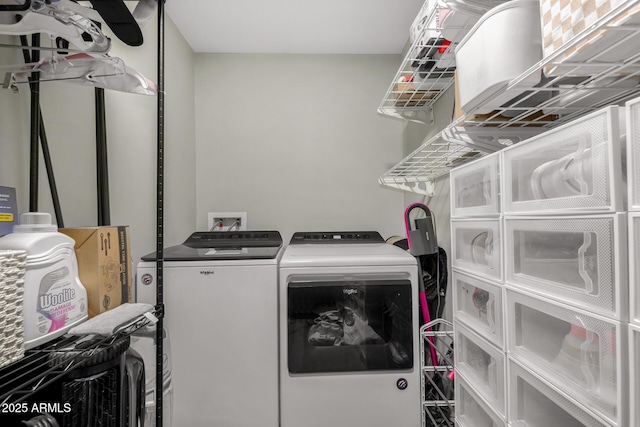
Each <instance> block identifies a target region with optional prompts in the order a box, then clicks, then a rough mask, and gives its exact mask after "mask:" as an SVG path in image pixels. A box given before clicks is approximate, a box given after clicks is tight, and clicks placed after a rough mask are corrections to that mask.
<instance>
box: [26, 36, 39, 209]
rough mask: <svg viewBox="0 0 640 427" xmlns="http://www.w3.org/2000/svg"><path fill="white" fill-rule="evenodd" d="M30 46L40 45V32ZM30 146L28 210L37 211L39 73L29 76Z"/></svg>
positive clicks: (34, 57)
mask: <svg viewBox="0 0 640 427" xmlns="http://www.w3.org/2000/svg"><path fill="white" fill-rule="evenodd" d="M31 45H32V47H35V48H37V47H39V46H40V34H38V33H36V34H33V35H32V36H31ZM31 60H32V61H33V62H38V61H39V60H40V51H39V50H37V49H35V50H34V51H33V53H32V55H31ZM30 80H31V82H30V83H29V86H30V87H31V148H30V156H29V158H30V162H29V211H31V212H37V211H38V168H39V167H40V164H39V159H38V157H39V156H38V153H39V149H38V142H39V139H40V74H39V73H33V74H32V76H31V79H30Z"/></svg>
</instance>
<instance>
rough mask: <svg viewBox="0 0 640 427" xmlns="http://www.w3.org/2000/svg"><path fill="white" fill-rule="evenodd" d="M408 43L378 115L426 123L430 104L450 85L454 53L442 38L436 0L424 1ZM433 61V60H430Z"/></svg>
mask: <svg viewBox="0 0 640 427" xmlns="http://www.w3.org/2000/svg"><path fill="white" fill-rule="evenodd" d="M412 29H413V30H415V31H412V35H411V37H412V39H413V40H412V43H411V46H410V47H409V49H408V51H407V54H406V56H405V57H404V59H403V61H402V64H401V66H400V68H399V70H398V72H397V73H396V75H395V76H394V78H393V81H392V83H391V85H390V86H389V88H388V90H387V92H386V94H385V96H384V98H383V99H382V102H381V103H380V106H379V107H378V112H379V113H380V114H382V115H386V116H389V117H394V118H399V119H407V120H412V121H417V122H425V123H428V122H430V121H431V120H432V116H433V115H432V108H433V104H434V103H435V102H436V101H437V100H438V99H440V97H441V96H442V94H444V92H446V90H447V89H449V88H450V87H452V85H453V82H454V74H453V70H454V68H453V67H454V65H455V64H454V63H455V57H454V50H455V46H456V43H451V44H447V43H448V42H445V39H444V38H443V37H442V34H441V30H440V23H439V8H438V7H437V1H433V0H427V1H426V2H425V3H424V6H423V7H422V9H421V10H420V12H419V13H418V16H417V17H416V20H415V21H414V23H413V25H412ZM433 58H437V59H436V60H434V59H433Z"/></svg>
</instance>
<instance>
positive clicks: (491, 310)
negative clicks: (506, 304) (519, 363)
mask: <svg viewBox="0 0 640 427" xmlns="http://www.w3.org/2000/svg"><path fill="white" fill-rule="evenodd" d="M451 283H452V285H453V289H454V293H453V316H454V320H456V321H459V322H462V323H464V324H465V325H467V326H469V327H470V328H471V329H473V330H474V331H475V332H477V333H478V334H480V335H482V336H483V337H484V338H486V339H487V340H488V341H490V342H491V343H493V344H495V345H496V346H498V348H501V349H504V336H503V323H504V322H503V320H502V316H503V310H502V287H501V286H497V285H495V284H493V283H491V282H488V281H486V280H481V279H479V278H476V277H473V276H471V275H468V274H465V273H463V272H461V271H457V270H453V275H452V279H451Z"/></svg>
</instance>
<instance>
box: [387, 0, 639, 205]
mask: <svg viewBox="0 0 640 427" xmlns="http://www.w3.org/2000/svg"><path fill="white" fill-rule="evenodd" d="M427 2H428V3H429V2H430V0H427ZM639 12H640V0H628V1H626V2H623V3H621V4H619V5H618V6H616V7H615V8H613V9H612V10H610V11H609V12H608V13H607V14H606V15H604V16H603V17H602V18H601V19H599V20H597V21H596V22H595V23H593V24H592V25H591V26H589V27H588V28H586V29H585V30H583V31H582V32H580V33H579V34H577V35H576V36H574V37H573V38H572V39H571V40H569V41H568V42H567V43H565V44H564V45H563V46H562V47H561V48H560V49H558V50H556V51H555V52H554V53H553V54H551V55H549V56H548V57H546V58H544V59H543V60H542V61H540V62H538V63H536V64H535V65H534V66H532V67H531V68H529V69H528V70H527V71H525V72H524V73H523V74H521V75H520V76H518V77H516V78H514V79H513V80H511V81H510V82H508V83H505V84H504V85H503V86H502V87H499V88H498V89H497V90H496V91H495V92H494V93H493V94H492V95H491V96H489V97H488V98H486V99H485V100H484V102H483V103H482V104H481V105H479V106H477V107H476V108H474V109H472V110H470V111H466V112H462V111H460V110H457V112H456V118H455V119H454V120H453V121H452V123H450V124H449V125H448V126H447V127H446V128H445V129H444V130H443V131H441V132H440V133H438V134H437V135H435V136H434V137H431V138H428V139H426V140H425V141H424V142H423V143H422V145H421V146H420V147H419V148H418V149H416V150H415V151H414V152H413V153H411V154H409V155H408V156H407V157H405V158H404V159H403V160H401V161H400V162H399V163H397V164H396V165H395V166H394V167H392V168H391V169H390V170H389V171H387V172H386V173H385V174H383V175H382V176H381V177H380V179H379V182H380V184H382V185H385V186H389V187H393V188H398V189H401V190H404V191H410V192H416V193H420V194H426V195H433V183H434V180H435V179H437V178H439V177H441V176H445V175H447V174H448V173H449V171H450V170H451V169H452V168H454V167H456V166H459V165H461V164H463V163H466V162H468V161H471V160H473V159H477V158H479V157H482V156H484V155H486V154H488V153H492V152H495V151H497V150H500V149H502V148H505V147H506V146H509V145H511V144H513V143H516V142H519V141H520V140H522V139H526V138H527V137H530V136H533V135H535V134H538V133H542V132H544V131H546V130H549V129H551V128H553V127H557V126H560V125H562V124H565V123H568V122H570V121H572V120H574V119H576V118H578V117H581V116H583V115H586V114H588V113H591V112H593V111H596V110H599V109H601V108H603V107H606V106H608V105H612V104H613V105H615V104H620V103H623V102H625V101H627V100H630V99H633V98H634V97H636V96H638V95H640V13H639ZM629 16H631V18H630V19H626V20H624V19H622V18H623V17H627V18H628V17H629ZM452 49H453V48H452V46H451V45H450V46H449V51H451V50H452ZM415 50H416V49H414V48H413V47H412V48H411V49H410V51H409V54H408V56H407V58H408V59H407V58H405V60H404V61H403V64H402V66H401V68H400V71H399V72H398V75H405V73H409V71H406V67H407V64H408V63H409V62H410V61H411V58H412V55H414V54H415ZM620 51H624V52H626V53H625V56H624V57H623V58H620V54H616V52H620ZM629 52H631V53H629ZM532 76H536V78H534V79H532V78H531V77H532ZM532 80H533V81H535V80H537V81H539V83H538V84H536V85H533V86H532V85H530V84H529V85H527V84H525V83H524V82H526V81H532ZM450 83H451V84H453V83H452V82H450ZM451 84H450V85H449V86H447V89H448V88H449V87H450V86H451ZM391 87H392V88H394V87H395V88H396V89H398V85H397V84H395V83H394V84H392V86H391ZM444 90H446V89H444ZM403 94H404V96H405V97H407V96H409V95H406V93H405V92H399V91H395V92H394V91H391V92H388V93H387V95H386V96H385V99H384V100H383V103H382V105H381V107H380V109H379V110H378V111H379V112H380V113H381V114H384V115H388V116H392V117H396V118H404V119H407V120H412V121H419V122H423V123H429V121H430V113H429V109H431V108H432V106H433V103H434V102H435V101H436V100H437V99H438V98H439V97H440V96H441V95H442V93H438V94H437V96H434V97H433V101H431V100H430V101H429V102H428V103H425V104H424V105H423V106H420V107H417V106H412V107H407V108H400V107H399V106H398V105H397V104H395V105H393V106H391V105H392V104H391V101H390V100H397V99H398V98H399V96H400V95H403ZM505 94H510V95H512V97H511V101H509V102H507V103H504V104H502V105H498V106H496V105H495V103H494V101H495V100H496V99H497V98H500V99H504V97H505ZM414 96H415V95H414ZM409 99H414V98H410V97H409ZM387 104H388V105H389V106H388V107H386V108H383V107H384V106H386V105H387ZM492 135H493V136H492Z"/></svg>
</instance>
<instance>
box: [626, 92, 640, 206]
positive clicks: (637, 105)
mask: <svg viewBox="0 0 640 427" xmlns="http://www.w3.org/2000/svg"><path fill="white" fill-rule="evenodd" d="M626 112H627V186H628V191H629V192H628V204H629V210H630V211H640V181H639V180H640V98H636V99H634V100H633V101H629V102H627V108H626Z"/></svg>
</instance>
